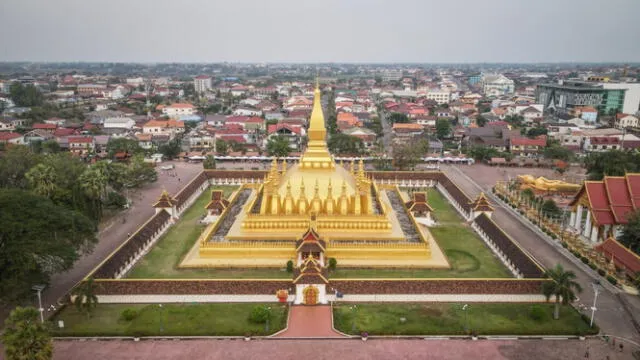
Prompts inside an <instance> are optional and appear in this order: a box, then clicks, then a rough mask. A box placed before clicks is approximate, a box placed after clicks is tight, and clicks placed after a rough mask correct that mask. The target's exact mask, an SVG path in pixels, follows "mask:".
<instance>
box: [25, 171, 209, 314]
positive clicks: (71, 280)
mask: <svg viewBox="0 0 640 360" xmlns="http://www.w3.org/2000/svg"><path fill="white" fill-rule="evenodd" d="M166 164H168V163H163V165H166ZM173 164H174V165H175V174H176V176H172V174H171V173H170V172H165V171H162V170H160V169H158V181H156V182H155V183H153V184H148V185H147V186H145V187H144V188H142V189H139V190H137V191H135V192H130V193H129V198H130V199H131V200H132V202H133V203H132V205H131V207H130V208H129V209H128V210H125V211H123V212H121V213H120V214H118V215H116V216H115V217H113V218H111V219H109V222H108V223H107V224H102V226H101V231H100V233H99V234H98V243H97V244H96V246H95V248H94V250H93V252H92V253H90V254H86V255H84V256H82V257H81V258H80V259H79V260H78V261H77V262H76V263H75V264H74V266H73V268H71V269H70V270H69V271H66V272H64V273H60V274H57V275H55V276H53V277H52V278H51V283H50V285H49V287H48V288H47V289H45V290H44V292H43V298H42V304H43V307H44V309H46V310H45V315H47V313H48V312H49V311H48V310H47V309H49V306H50V305H53V304H56V302H57V300H58V299H59V298H61V297H63V296H64V295H65V294H66V293H67V292H68V291H69V290H70V289H71V288H72V287H73V286H74V285H75V284H76V283H77V282H78V281H80V280H82V279H83V278H84V277H85V276H86V275H87V274H88V273H89V272H90V271H91V270H93V269H94V268H95V267H96V266H98V264H100V263H101V262H102V261H103V260H104V259H105V258H106V257H107V256H108V255H109V254H111V253H112V252H113V251H114V250H115V249H116V248H117V247H118V246H120V245H121V244H122V243H123V242H124V241H125V240H126V239H127V234H128V233H133V232H135V231H136V230H137V228H138V227H139V226H140V225H142V224H143V223H144V222H145V221H146V220H147V219H148V218H149V217H150V216H152V215H153V213H154V209H153V207H152V206H151V205H153V203H154V202H155V201H156V200H157V199H158V196H160V193H161V191H162V189H163V188H164V189H166V190H167V191H168V192H169V193H170V194H175V193H177V192H178V190H179V189H181V188H182V187H183V186H184V185H186V184H187V183H188V182H189V181H190V180H191V179H193V178H194V177H195V176H196V175H197V174H199V173H200V172H201V171H202V164H188V163H184V162H175V163H173ZM172 172H173V171H172ZM123 220H126V222H123ZM34 301H35V303H34V305H35V306H36V308H37V307H38V306H37V297H35V296H34Z"/></svg>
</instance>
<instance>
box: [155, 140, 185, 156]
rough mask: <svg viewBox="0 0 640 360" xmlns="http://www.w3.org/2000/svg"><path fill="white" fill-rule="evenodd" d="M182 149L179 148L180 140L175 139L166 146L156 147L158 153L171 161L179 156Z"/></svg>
mask: <svg viewBox="0 0 640 360" xmlns="http://www.w3.org/2000/svg"><path fill="white" fill-rule="evenodd" d="M181 150H182V147H181V146H180V139H179V138H175V139H173V140H171V141H169V142H168V143H166V144H163V145H160V147H158V152H159V153H161V154H162V155H164V157H166V158H167V159H169V160H171V159H173V158H175V157H177V156H178V155H179V154H180V151H181Z"/></svg>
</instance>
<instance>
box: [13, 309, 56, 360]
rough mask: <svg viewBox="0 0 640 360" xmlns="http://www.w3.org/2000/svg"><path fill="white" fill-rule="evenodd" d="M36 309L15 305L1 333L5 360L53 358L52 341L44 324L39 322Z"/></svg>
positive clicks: (43, 359)
mask: <svg viewBox="0 0 640 360" xmlns="http://www.w3.org/2000/svg"><path fill="white" fill-rule="evenodd" d="M39 317H40V315H39V314H38V310H37V309H36V308H33V307H17V308H15V309H14V310H13V311H11V314H9V317H8V318H7V320H5V329H4V333H3V334H2V343H3V344H4V346H5V349H4V351H5V355H6V356H7V360H48V359H52V358H53V341H52V340H51V335H50V334H49V329H48V328H47V325H46V324H43V323H40V319H39Z"/></svg>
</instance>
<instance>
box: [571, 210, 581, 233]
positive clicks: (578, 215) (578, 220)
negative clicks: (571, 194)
mask: <svg viewBox="0 0 640 360" xmlns="http://www.w3.org/2000/svg"><path fill="white" fill-rule="evenodd" d="M573 227H574V229H576V231H577V232H578V234H579V233H580V230H581V229H582V205H578V209H577V211H576V223H575V224H574V225H573Z"/></svg>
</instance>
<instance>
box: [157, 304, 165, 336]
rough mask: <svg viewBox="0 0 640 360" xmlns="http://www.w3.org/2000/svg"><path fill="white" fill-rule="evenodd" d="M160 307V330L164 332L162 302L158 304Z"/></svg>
mask: <svg viewBox="0 0 640 360" xmlns="http://www.w3.org/2000/svg"><path fill="white" fill-rule="evenodd" d="M158 309H160V332H164V324H163V323H162V304H158Z"/></svg>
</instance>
